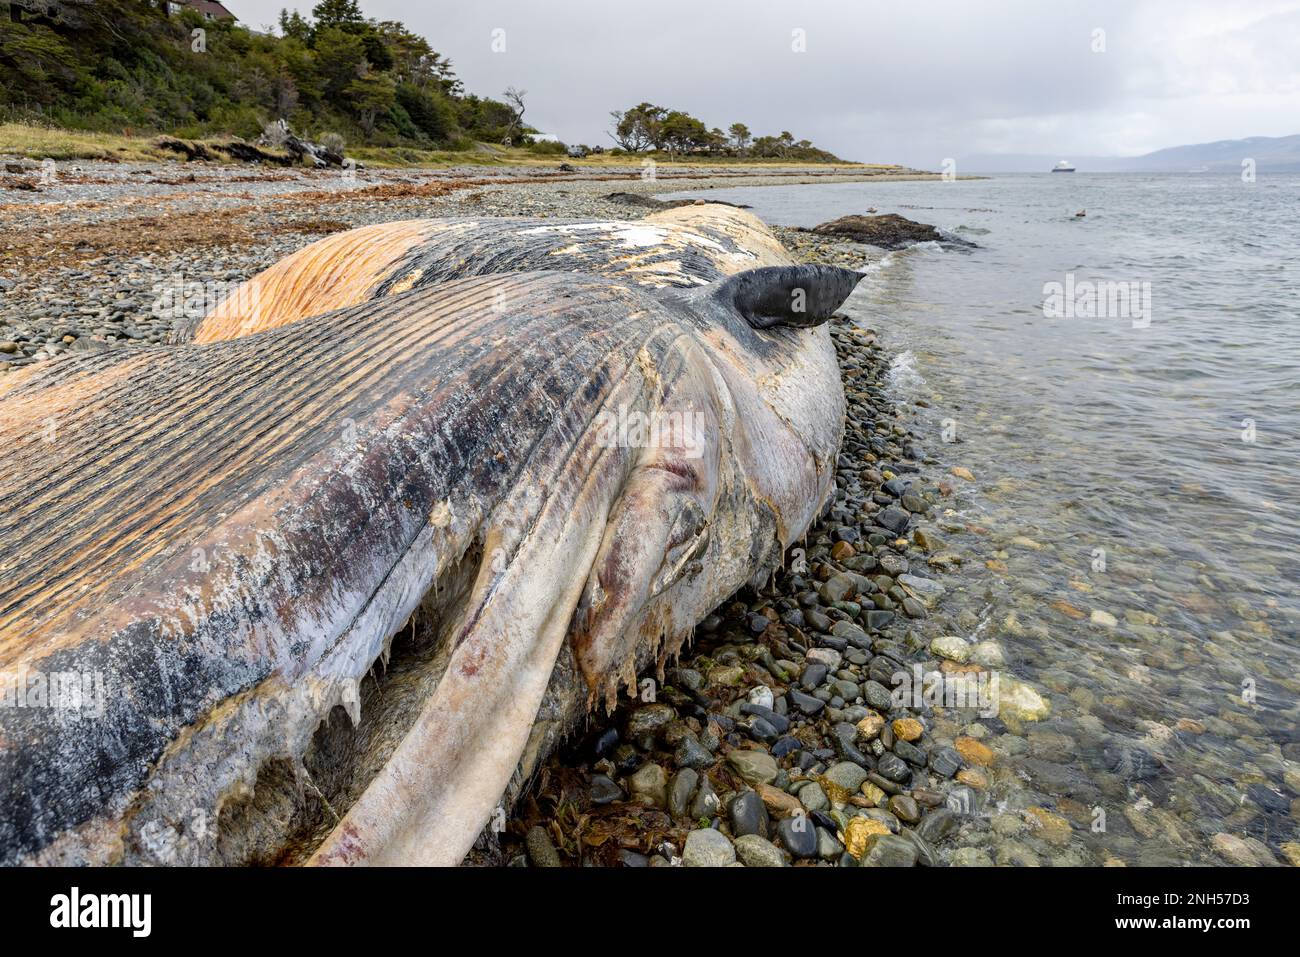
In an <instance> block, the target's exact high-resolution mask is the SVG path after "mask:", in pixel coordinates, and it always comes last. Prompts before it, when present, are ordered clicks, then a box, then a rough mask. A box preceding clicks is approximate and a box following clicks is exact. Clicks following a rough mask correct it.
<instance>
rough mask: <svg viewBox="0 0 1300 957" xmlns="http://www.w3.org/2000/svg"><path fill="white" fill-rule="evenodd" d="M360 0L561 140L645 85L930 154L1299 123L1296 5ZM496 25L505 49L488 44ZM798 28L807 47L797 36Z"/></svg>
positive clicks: (726, 111) (689, 106)
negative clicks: (516, 102)
mask: <svg viewBox="0 0 1300 957" xmlns="http://www.w3.org/2000/svg"><path fill="white" fill-rule="evenodd" d="M291 6H296V7H297V8H298V9H301V10H303V11H304V12H307V11H309V10H310V7H311V4H310V3H298V4H291ZM362 8H363V10H364V11H365V12H366V14H367V15H368V16H372V17H378V18H381V19H399V20H402V21H404V22H405V23H406V24H407V25H408V26H409V27H411V28H412V29H414V30H416V31H417V32H420V33H422V34H423V35H425V36H426V37H428V38H429V40H430V42H431V43H432V44H433V45H434V47H435V49H437V50H438V51H439V52H440V53H443V54H444V55H446V56H449V57H450V58H451V59H452V61H453V63H454V64H455V66H456V69H457V72H458V73H459V75H460V76H461V77H462V79H463V80H464V81H465V84H466V86H467V88H468V89H470V90H471V91H474V92H478V93H482V94H486V95H499V94H500V92H501V91H502V90H504V89H505V87H506V86H510V85H513V86H518V87H522V88H524V89H526V90H528V92H529V96H528V116H527V118H528V120H529V121H531V122H532V123H533V125H535V126H537V127H538V128H540V129H543V130H545V131H547V132H554V133H557V134H559V135H560V137H561V138H562V139H564V140H566V141H569V142H587V143H605V144H607V145H608V144H609V143H610V140H609V138H608V136H607V135H606V131H607V129H608V127H609V112H610V110H614V109H621V108H624V107H626V106H629V105H632V104H635V103H637V102H640V101H642V100H650V101H651V102H654V103H658V104H661V105H664V106H670V107H674V108H679V109H684V110H687V111H688V112H691V113H693V114H695V115H696V116H699V117H700V118H701V119H703V120H704V121H705V122H706V123H708V124H709V125H710V126H720V127H723V128H724V129H725V128H726V127H727V126H728V125H729V124H730V123H732V122H735V121H737V120H739V121H742V122H744V123H746V124H748V125H749V127H750V128H751V129H753V130H755V131H756V132H763V133H775V132H780V131H781V130H789V131H790V132H792V133H794V134H795V136H796V137H807V138H809V139H811V140H813V142H815V143H817V144H819V145H822V146H825V147H826V148H828V149H831V150H833V151H835V152H836V153H838V154H840V155H841V156H844V157H846V158H852V159H860V160H866V161H878V162H902V163H908V164H912V165H918V166H924V167H929V168H937V167H938V166H939V165H940V164H941V163H942V161H943V159H944V158H945V157H949V156H953V157H960V156H963V155H968V154H971V153H994V152H1014V153H1053V154H1060V155H1067V156H1068V155H1071V154H1080V155H1083V154H1087V155H1102V154H1136V153H1141V152H1146V151H1149V150H1153V149H1158V148H1160V147H1163V146H1171V145H1176V144H1180V143H1189V142H1200V141H1206V140H1216V139H1228V138H1237V137H1245V136H1252V135H1264V136H1280V135H1287V134H1291V133H1296V132H1300V57H1297V56H1296V51H1297V50H1300V0H1256V2H1249V0H1234V2H1232V3H1224V2H1222V0H1148V2H1144V3H1141V4H1135V3H1132V2H1122V0H1101V2H1092V3H1086V4H1085V3H1081V2H1069V0H1052V2H1044V0H1003V2H998V3H979V4H974V3H970V2H931V3H923V2H912V3H899V4H890V5H884V4H881V3H877V2H871V0H859V2H854V0H820V2H819V0H808V2H801V3H791V2H773V0H747V2H746V0H656V2H654V3H635V2H633V3H611V2H608V0H546V2H538V0H473V2H444V3H438V4H432V5H426V4H419V3H414V2H404V3H403V2H394V0H362ZM235 9H236V12H239V10H238V4H235ZM252 19H254V20H256V16H254V17H252ZM495 29H501V30H504V31H505V35H504V36H505V47H506V49H505V52H501V53H494V52H493V50H492V36H493V34H492V31H493V30H495ZM1099 29H1100V30H1103V31H1104V46H1105V49H1104V52H1094V46H1095V45H1096V36H1095V34H1094V31H1096V30H1099ZM795 30H802V31H804V36H805V37H806V52H801V53H800V52H795V51H794V50H793V49H792V34H793V31H795Z"/></svg>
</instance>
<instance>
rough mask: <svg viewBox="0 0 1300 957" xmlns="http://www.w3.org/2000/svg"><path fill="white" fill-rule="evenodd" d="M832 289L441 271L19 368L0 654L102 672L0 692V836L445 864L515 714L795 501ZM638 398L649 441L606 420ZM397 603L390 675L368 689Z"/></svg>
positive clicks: (690, 591)
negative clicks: (73, 707) (311, 304)
mask: <svg viewBox="0 0 1300 957" xmlns="http://www.w3.org/2000/svg"><path fill="white" fill-rule="evenodd" d="M556 259H557V264H558V263H562V262H563V259H562V258H561V257H556ZM718 271H719V273H720V274H722V273H723V272H724V270H723V269H722V267H721V266H719V270H718ZM856 279H857V276H856V274H853V273H846V272H844V271H842V270H830V269H825V268H821V267H800V268H797V269H793V268H776V269H763V270H759V271H757V272H747V273H744V274H742V275H739V276H736V277H733V278H731V279H729V280H720V281H718V282H715V283H714V284H712V285H709V286H706V287H702V288H699V289H695V290H689V291H685V292H682V291H661V292H655V291H651V290H645V289H641V288H638V287H636V286H633V285H629V284H628V283H627V282H626V281H620V280H617V279H610V278H602V277H595V276H587V275H581V274H576V273H557V272H525V273H511V274H506V275H495V276H482V277H473V278H465V279H451V280H448V281H445V282H441V283H438V284H435V285H430V286H427V287H423V288H415V289H412V290H411V291H409V292H406V293H402V294H398V295H390V296H386V297H383V298H379V299H375V300H372V301H367V302H361V303H358V304H355V305H350V306H348V307H347V308H344V309H341V310H339V311H335V312H331V313H327V314H324V315H318V316H312V317H309V318H302V319H298V320H297V321H295V322H292V323H290V324H287V325H283V326H280V327H279V328H275V327H274V323H273V324H272V327H271V328H267V329H265V330H264V331H261V332H258V333H256V334H252V335H245V336H241V337H238V338H232V339H228V340H226V341H214V342H210V343H207V344H186V345H179V346H169V347H161V348H155V349H139V350H130V351H125V350H123V351H113V352H109V353H103V354H96V355H90V356H81V357H70V358H66V359H60V360H57V361H53V362H51V363H49V364H47V365H45V366H43V367H41V368H39V369H38V370H36V371H33V372H31V373H23V374H21V377H20V378H18V381H17V382H16V383H15V384H13V385H12V386H11V387H10V388H9V389H7V390H6V391H5V392H3V393H0V490H2V491H3V492H4V493H5V498H4V501H5V502H6V503H7V504H6V506H5V509H4V512H3V513H2V514H0V542H3V553H0V670H3V671H4V672H7V673H10V674H13V673H16V672H20V671H21V672H23V673H26V674H44V675H52V674H56V673H68V672H71V673H76V674H81V675H86V674H96V675H101V676H102V678H103V682H104V686H105V690H106V694H105V695H104V696H103V699H102V701H101V702H100V704H101V705H102V713H98V714H96V713H93V711H92V712H89V713H88V712H86V711H82V712H72V711H68V710H58V709H52V708H48V707H46V708H33V707H0V798H2V800H0V859H2V860H4V861H6V862H29V863H60V862H68V863H116V862H120V863H211V862H220V863H244V862H248V861H259V862H269V861H274V860H289V861H292V860H302V859H304V858H306V857H307V856H308V855H310V856H311V860H312V861H313V862H315V863H433V864H454V863H457V862H458V861H460V860H461V858H462V857H463V856H464V854H465V852H466V851H467V850H468V848H469V846H470V844H471V843H472V842H473V840H474V839H475V837H476V836H477V834H478V833H479V831H480V830H481V829H482V828H483V827H484V825H485V824H486V823H487V822H488V819H489V816H490V815H491V814H492V813H493V809H494V808H495V807H496V806H497V804H498V802H499V801H500V800H501V797H502V795H503V793H504V792H506V791H507V789H508V787H509V786H510V785H511V781H512V775H513V776H514V777H515V779H516V780H517V779H518V769H519V767H520V765H521V762H522V763H524V764H525V765H526V764H527V762H528V761H529V758H530V755H532V756H533V757H535V756H536V753H537V752H538V750H539V748H541V747H543V744H542V743H540V742H539V740H538V728H539V727H540V726H541V725H542V724H544V723H545V722H539V721H538V720H537V719H538V717H539V709H540V713H541V714H542V715H547V714H549V715H551V717H553V718H554V719H555V722H560V721H561V719H563V718H564V717H565V716H566V715H568V716H569V717H570V718H571V717H572V712H573V709H574V708H575V707H587V706H590V705H591V704H593V703H595V702H596V701H598V700H599V699H600V698H602V697H604V698H608V697H609V696H611V695H613V694H614V693H616V691H617V688H618V685H619V682H620V681H628V680H631V679H632V678H633V677H634V673H635V669H636V667H637V666H638V664H641V663H644V662H646V661H647V660H648V659H649V658H650V657H657V658H658V659H659V660H660V661H662V660H664V659H665V658H666V657H667V656H668V655H670V654H672V653H673V652H675V651H676V649H677V648H679V647H680V644H681V642H682V641H683V640H684V639H685V638H686V637H687V636H688V635H689V633H690V631H691V628H692V627H693V625H694V623H695V622H696V621H698V620H699V619H700V618H701V617H703V616H704V615H705V614H707V613H708V612H709V611H710V610H711V609H712V608H713V607H715V606H716V605H717V604H718V603H719V602H720V601H722V600H723V599H725V598H726V597H727V596H728V595H729V594H731V593H732V592H733V591H734V590H735V589H736V588H738V587H740V586H741V585H742V584H743V583H745V582H746V581H748V580H751V579H753V578H754V577H755V575H761V574H763V573H764V571H765V569H768V568H770V567H771V566H772V565H773V564H774V563H775V562H776V561H778V560H779V558H780V555H781V552H782V551H783V549H784V548H785V547H787V546H788V545H789V544H790V543H791V542H792V541H794V540H795V539H796V538H797V537H798V536H799V535H800V534H801V533H802V532H803V530H804V529H805V528H806V527H807V526H808V524H810V523H811V521H812V520H813V519H814V517H815V516H816V514H817V512H818V511H819V509H820V508H821V506H822V504H823V503H824V501H825V500H826V498H827V496H828V495H829V493H830V490H831V486H832V475H831V469H832V464H833V460H834V456H835V454H836V451H837V449H838V444H839V437H840V429H841V424H842V416H843V395H842V392H841V391H840V386H839V378H838V371H837V369H836V367H835V361H834V356H833V352H832V350H831V347H830V344H829V342H828V337H827V333H826V330H825V329H824V328H801V326H804V325H808V324H811V323H814V322H816V321H819V320H824V318H825V317H826V316H827V315H828V314H829V311H830V310H831V309H833V308H834V306H835V305H837V304H838V302H839V301H840V300H842V299H843V298H844V296H846V295H847V294H848V292H849V291H850V290H851V288H852V286H853V284H854V283H855V282H856ZM368 288H373V284H372V285H371V286H370V287H368ZM795 293H798V294H799V295H800V296H803V295H805V294H806V295H807V299H808V303H809V304H808V305H807V310H806V312H797V311H796V312H791V311H790V310H789V308H788V304H789V303H790V302H791V300H792V297H793V295H794V294H795ZM381 295H382V294H381ZM760 327H766V328H760ZM11 378H14V377H12V376H11ZM638 412H639V413H643V414H644V415H645V416H646V417H647V420H648V421H650V422H651V423H657V424H661V425H662V424H664V423H668V427H665V428H663V429H662V430H661V431H659V433H658V434H659V436H660V441H659V442H657V443H653V444H651V445H650V446H648V447H647V445H646V444H644V443H641V444H635V443H625V442H620V441H618V440H617V439H615V440H614V441H611V437H610V431H609V423H610V422H611V421H626V420H627V419H628V418H634V413H638ZM683 422H685V423H688V424H689V426H690V428H689V429H688V430H687V431H683V430H682V429H680V428H679V426H680V424H681V423H683ZM653 428H654V426H652V429H653ZM413 617H415V618H416V619H417V620H418V621H420V628H421V631H422V633H423V634H425V635H426V636H427V640H426V642H425V643H424V644H423V645H422V648H423V651H422V652H421V654H422V657H421V658H420V660H419V662H418V667H416V668H411V669H410V670H408V671H404V672H402V674H401V676H400V677H399V679H398V680H395V681H392V682H389V683H387V684H384V685H383V688H384V692H383V694H382V695H381V694H379V693H378V692H375V693H370V692H368V691H367V690H366V689H364V688H363V687H362V682H363V680H364V679H366V678H367V675H368V674H371V673H372V669H373V668H374V667H375V666H376V664H377V663H379V662H383V661H386V660H387V657H388V653H389V650H390V648H391V647H392V642H393V639H394V635H396V634H397V633H398V632H400V631H402V630H403V628H404V627H405V626H406V625H407V623H408V622H410V621H411V620H412V618H413ZM363 700H365V701H367V702H375V704H374V712H373V715H374V716H378V720H376V718H375V717H374V716H372V715H370V714H367V715H363V714H362V713H361V703H362V701H363ZM369 706H370V705H369V704H368V705H367V707H369ZM336 710H337V711H342V712H346V713H347V714H348V715H349V716H350V718H351V722H352V724H353V726H354V728H352V729H350V730H349V729H346V728H345V729H344V730H339V729H338V726H337V722H334V723H333V724H330V723H328V719H329V717H330V715H331V713H332V712H335V711H336ZM367 717H371V721H370V722H369V723H368V722H367V720H366V718H367ZM555 722H552V723H553V724H554V723H555ZM340 741H341V742H342V743H341V744H340V743H339V742H340ZM309 767H310V770H309ZM326 778H333V779H335V780H334V785H333V786H331V785H330V784H329V783H327V782H326V781H325V779H326ZM339 781H343V782H344V783H342V784H340V783H338V782H339ZM304 807H312V808H316V810H315V811H314V812H312V813H313V814H314V815H315V819H314V820H313V819H311V818H312V814H308V813H307V812H305V811H304V810H303V809H304ZM322 808H323V810H322ZM294 841H299V842H301V844H300V846H297V847H295V846H292V844H293V842H294Z"/></svg>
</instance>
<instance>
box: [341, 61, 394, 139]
mask: <svg viewBox="0 0 1300 957" xmlns="http://www.w3.org/2000/svg"><path fill="white" fill-rule="evenodd" d="M344 92H345V93H346V94H347V98H348V101H349V103H350V105H351V106H352V109H354V110H355V111H356V113H357V122H358V123H360V124H361V129H362V130H363V131H364V132H365V134H366V136H370V135H371V134H373V133H374V132H375V121H376V120H377V119H378V118H379V116H380V115H381V114H383V113H387V112H388V110H389V109H391V108H392V106H393V104H394V103H396V102H397V84H395V83H394V82H393V80H392V77H389V76H386V75H385V74H383V73H367V74H366V75H365V76H359V77H357V78H356V79H355V80H353V81H352V82H351V83H349V84H348V85H347V89H346V90H345V91H344Z"/></svg>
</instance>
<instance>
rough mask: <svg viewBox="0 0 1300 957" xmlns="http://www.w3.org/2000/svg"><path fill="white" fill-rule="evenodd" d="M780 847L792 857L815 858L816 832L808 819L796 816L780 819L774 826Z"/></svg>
mask: <svg viewBox="0 0 1300 957" xmlns="http://www.w3.org/2000/svg"><path fill="white" fill-rule="evenodd" d="M776 830H777V835H778V836H779V837H780V839H781V844H782V846H784V847H785V849H786V850H787V851H789V852H790V854H791V855H792V856H794V857H803V858H807V857H816V856H817V831H816V828H815V827H814V825H813V823H812V821H811V820H809V818H808V817H806V816H804V815H802V814H797V815H795V816H793V817H787V818H782V819H781V820H780V821H778V822H777V825H776Z"/></svg>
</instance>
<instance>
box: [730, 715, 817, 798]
mask: <svg viewBox="0 0 1300 957" xmlns="http://www.w3.org/2000/svg"><path fill="white" fill-rule="evenodd" d="M819 703H820V702H819ZM727 763H728V764H729V765H730V766H731V768H732V770H734V771H735V772H736V774H738V775H739V776H740V777H741V778H742V779H743V780H744V781H745V783H747V784H750V785H755V784H771V783H772V782H773V781H775V780H776V776H777V773H778V771H779V768H778V767H777V764H776V759H775V758H773V757H772V755H770V754H768V753H767V752H766V751H751V750H737V751H732V752H730V753H729V754H728V755H727Z"/></svg>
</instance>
